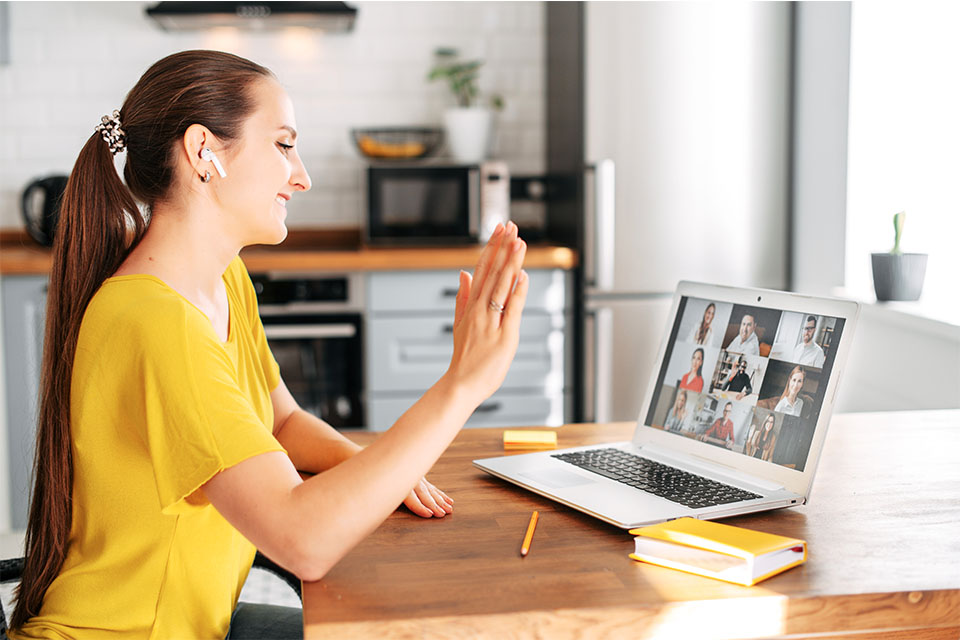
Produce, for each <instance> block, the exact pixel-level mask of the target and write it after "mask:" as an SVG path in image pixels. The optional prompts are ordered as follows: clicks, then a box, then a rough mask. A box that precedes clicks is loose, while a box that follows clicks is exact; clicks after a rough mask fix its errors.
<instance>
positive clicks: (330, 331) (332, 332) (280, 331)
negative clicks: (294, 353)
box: [263, 324, 357, 340]
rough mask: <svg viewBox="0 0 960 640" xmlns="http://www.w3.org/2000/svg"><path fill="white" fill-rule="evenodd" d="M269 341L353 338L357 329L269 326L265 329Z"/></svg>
mask: <svg viewBox="0 0 960 640" xmlns="http://www.w3.org/2000/svg"><path fill="white" fill-rule="evenodd" d="M263 332H264V334H266V336H267V339H269V340H303V339H307V338H352V337H354V336H355V335H357V328H356V327H355V326H354V325H352V324H321V325H297V324H294V325H286V324H284V325H281V324H272V325H271V324H268V325H266V326H265V327H264V328H263Z"/></svg>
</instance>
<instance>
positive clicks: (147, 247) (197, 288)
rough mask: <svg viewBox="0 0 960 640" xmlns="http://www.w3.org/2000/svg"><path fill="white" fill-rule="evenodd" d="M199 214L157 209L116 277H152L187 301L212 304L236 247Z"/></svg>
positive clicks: (226, 236) (236, 249) (236, 250)
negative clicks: (196, 300) (200, 301)
mask: <svg viewBox="0 0 960 640" xmlns="http://www.w3.org/2000/svg"><path fill="white" fill-rule="evenodd" d="M211 219H213V216H209V215H203V213H202V212H191V214H190V215H186V214H185V213H183V212H181V211H177V210H176V209H174V208H166V209H164V208H158V209H157V210H155V211H154V212H153V214H152V215H151V220H150V225H149V227H148V228H147V231H146V233H145V234H144V236H143V239H142V240H141V241H140V244H138V245H137V246H136V247H135V248H134V250H133V251H132V252H131V254H130V255H129V256H128V257H127V259H126V260H125V261H124V263H123V264H122V265H121V266H120V269H118V273H123V272H127V273H144V272H145V273H150V274H152V275H156V276H157V277H159V278H160V279H161V280H163V281H164V282H166V283H167V284H168V285H170V286H171V287H173V288H174V289H176V290H177V291H179V292H180V293H181V294H183V295H184V296H185V297H187V298H188V299H191V300H193V299H194V298H197V299H200V300H212V299H213V298H214V297H215V296H216V294H217V292H218V291H219V290H220V288H221V286H222V285H221V278H222V277H223V273H224V272H225V271H226V270H227V267H228V266H229V265H230V262H231V261H232V260H233V259H234V258H235V257H236V256H237V254H238V253H239V251H240V247H239V246H236V245H235V243H232V242H231V239H230V238H229V237H228V235H227V234H226V233H225V232H224V230H222V229H219V228H217V226H216V225H214V224H211V223H210V220H211Z"/></svg>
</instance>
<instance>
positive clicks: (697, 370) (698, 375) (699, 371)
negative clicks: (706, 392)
mask: <svg viewBox="0 0 960 640" xmlns="http://www.w3.org/2000/svg"><path fill="white" fill-rule="evenodd" d="M680 388H681V389H686V390H688V391H695V392H697V393H700V392H701V391H703V349H701V348H699V347H698V348H697V349H696V350H695V351H694V352H693V357H692V358H690V371H688V372H687V373H685V374H683V377H682V378H681V379H680Z"/></svg>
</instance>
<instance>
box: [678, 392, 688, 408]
mask: <svg viewBox="0 0 960 640" xmlns="http://www.w3.org/2000/svg"><path fill="white" fill-rule="evenodd" d="M685 406H687V394H685V393H681V394H680V395H679V396H677V409H683V408H684V407H685Z"/></svg>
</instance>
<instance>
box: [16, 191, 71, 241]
mask: <svg viewBox="0 0 960 640" xmlns="http://www.w3.org/2000/svg"><path fill="white" fill-rule="evenodd" d="M66 188H67V176H48V177H46V178H39V179H37V180H34V181H33V182H31V183H30V184H28V185H27V188H26V189H24V190H23V224H24V226H25V227H26V228H27V233H29V234H30V237H32V238H33V239H34V240H36V241H37V242H39V243H40V244H42V245H44V246H46V247H50V246H53V233H54V230H55V229H56V228H57V219H58V218H59V217H60V200H61V199H62V198H63V192H64V190H65V189H66Z"/></svg>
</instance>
